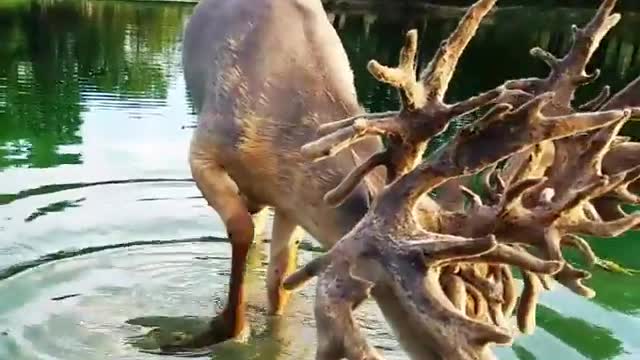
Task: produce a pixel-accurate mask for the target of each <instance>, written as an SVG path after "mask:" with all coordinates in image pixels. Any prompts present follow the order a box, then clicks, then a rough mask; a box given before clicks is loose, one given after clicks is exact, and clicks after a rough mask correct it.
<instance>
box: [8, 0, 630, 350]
mask: <svg viewBox="0 0 640 360" xmlns="http://www.w3.org/2000/svg"><path fill="white" fill-rule="evenodd" d="M192 9H193V7H192V5H187V4H172V3H157V4H152V3H146V2H145V3H135V2H117V1H98V0H95V1H92V0H59V1H39V2H38V1H29V0H10V1H6V0H5V1H2V3H0V359H1V360H14V359H15V360H31V359H38V360H40V359H42V360H76V359H154V358H157V357H155V356H153V355H148V354H145V353H142V352H141V351H140V349H139V348H138V347H140V344H138V347H135V346H132V345H130V344H129V343H128V339H131V338H132V337H136V336H139V335H141V334H144V333H145V332H146V331H147V330H148V329H145V328H142V327H140V326H136V325H131V324H129V323H127V321H128V320H130V319H134V318H137V317H146V316H164V317H169V318H168V319H164V318H160V319H159V320H158V321H159V322H161V323H162V324H163V326H164V327H171V326H177V327H178V328H181V327H186V326H188V325H189V326H191V325H192V326H199V325H201V323H202V321H203V320H205V319H206V317H208V316H211V315H212V314H214V313H215V312H216V311H217V310H218V309H219V308H220V307H221V306H222V304H223V300H224V297H225V291H226V285H227V277H228V274H229V266H230V249H229V244H228V243H227V242H226V241H225V239H224V236H225V230H224V227H223V226H222V223H221V222H220V219H219V218H218V217H217V215H215V213H214V212H213V211H211V210H210V209H209V208H208V207H207V206H206V204H205V201H204V200H203V199H202V198H201V197H200V194H199V192H198V191H197V190H196V188H195V186H194V184H193V183H192V182H191V181H190V179H189V178H190V173H189V169H188V167H187V162H186V155H187V153H186V150H187V145H188V141H189V138H190V132H191V130H190V129H182V126H183V125H188V124H190V123H191V122H192V121H193V120H194V115H193V113H192V109H191V105H190V101H189V97H188V94H187V93H186V90H185V86H184V81H183V79H182V70H181V64H180V49H181V48H180V44H181V36H182V29H183V26H184V23H185V21H186V20H187V19H188V17H189V15H190V13H191V11H192ZM591 13H592V11H591V10H589V9H547V8H532V7H524V8H518V9H516V8H510V9H504V10H503V11H500V12H498V13H497V14H496V15H495V16H494V17H492V18H491V19H490V20H489V21H488V22H487V23H486V25H485V26H484V27H483V28H482V29H481V31H480V32H479V34H478V36H477V37H476V39H475V40H474V41H473V42H472V44H471V45H470V47H469V50H468V51H467V53H466V54H465V56H464V57H463V59H462V61H461V64H460V68H459V71H458V72H457V73H456V76H455V78H454V82H453V84H452V87H451V91H450V98H451V99H452V100H455V99H459V98H462V97H466V96H469V95H471V94H474V93H477V92H478V91H480V90H482V89H487V88H490V87H492V86H495V85H497V84H499V83H500V82H502V81H503V80H504V79H506V78H508V77H516V76H532V75H537V74H542V73H543V72H544V71H545V68H544V65H543V64H539V63H537V62H535V61H533V60H532V59H530V58H529V57H528V56H527V51H528V49H529V48H530V47H532V46H536V45H539V46H542V47H544V48H548V49H551V50H552V51H553V52H555V53H558V52H559V51H562V50H563V49H566V46H567V44H568V40H569V32H568V28H569V24H571V23H583V22H584V21H585V20H586V19H588V17H589V16H590V14H591ZM384 14H385V15H384V16H382V15H376V14H375V13H369V12H363V11H359V10H357V11H356V10H353V11H350V12H335V13H332V16H334V24H335V26H336V28H338V29H339V33H340V36H341V37H342V39H343V40H344V43H345V47H346V48H347V51H348V53H349V57H350V59H351V61H352V64H353V68H354V71H355V74H356V81H357V87H358V89H359V96H360V98H361V101H362V102H363V103H364V104H365V105H366V106H367V107H369V108H370V109H371V110H383V109H389V108H395V107H396V98H395V93H394V92H393V91H391V90H389V89H388V88H386V87H384V86H380V85H379V84H376V83H375V81H374V80H373V79H372V78H371V77H370V76H369V75H368V74H367V72H366V70H365V64H366V62H367V61H368V60H369V59H371V58H376V59H379V60H380V61H381V62H383V63H395V60H396V58H397V50H398V49H399V47H400V45H401V44H400V40H401V39H402V35H403V33H404V32H405V31H406V30H407V29H409V28H410V27H417V28H418V29H421V30H420V31H421V32H420V34H421V39H422V47H421V62H422V63H424V62H425V61H427V59H428V58H429V57H430V56H431V54H433V51H434V49H435V47H436V46H437V44H438V43H439V41H440V40H441V39H442V38H443V37H444V36H445V35H446V34H447V33H448V31H450V30H451V29H452V27H453V26H454V25H455V23H456V21H457V17H458V16H459V13H458V12H455V11H453V12H452V11H434V12H429V13H428V14H411V16H409V14H394V13H391V12H384ZM639 25H640V13H633V12H631V11H629V12H627V13H625V16H624V18H623V21H622V22H621V23H620V25H619V26H618V27H616V28H615V29H614V30H613V32H612V33H611V34H610V35H609V36H608V37H607V39H606V41H605V42H604V43H603V45H602V47H601V49H600V51H599V52H598V53H597V54H596V57H595V59H594V61H593V65H594V66H598V67H600V68H602V70H603V75H602V77H601V78H600V79H599V80H598V82H597V83H596V84H595V85H594V86H593V87H591V88H589V89H585V90H584V91H581V92H580V93H579V94H578V95H579V98H580V99H584V98H588V97H590V96H593V95H594V94H595V93H597V92H598V90H599V88H600V86H602V85H603V84H611V85H612V87H613V90H617V89H619V88H620V87H621V86H623V85H624V83H625V82H628V81H629V80H631V79H632V78H634V77H635V76H637V75H638V74H639V73H640V51H639V49H640V33H639V32H638V31H637V28H638V26H639ZM462 121H463V122H464V121H465V119H462ZM625 132H626V133H627V134H630V135H634V134H635V133H636V129H635V128H634V126H629V127H628V128H627V129H625ZM268 237H269V234H268V233H267V234H265V238H268ZM637 237H638V235H636V234H633V233H632V234H628V235H625V236H623V237H621V238H619V239H610V240H599V239H593V241H592V243H593V245H594V248H595V249H596V250H597V251H598V252H599V254H600V255H601V256H603V257H605V258H609V259H612V260H615V261H618V262H619V263H621V264H622V265H624V266H627V267H634V268H640V257H639V256H638V254H640V242H639V241H638V239H637ZM313 244H314V243H313V242H312V241H311V240H309V239H307V240H306V241H305V246H303V250H302V251H301V252H302V260H303V261H304V260H308V259H309V258H311V257H312V256H313V255H314V253H316V252H317V250H314V249H313ZM266 259H267V258H266V250H265V248H264V246H263V244H262V243H259V244H258V245H257V246H256V247H255V248H254V249H253V250H252V254H251V260H250V266H249V275H248V281H249V288H250V290H249V292H250V294H249V298H250V303H251V308H250V314H251V318H252V323H253V324H254V326H253V336H252V337H251V338H250V339H249V340H248V342H247V343H246V344H226V345H225V346H223V347H221V348H220V349H218V351H217V353H216V355H214V358H215V359H245V358H247V359H287V360H288V359H312V358H313V351H314V343H313V341H314V337H315V330H314V328H313V317H312V312H311V306H312V305H311V304H312V290H313V288H312V287H308V288H307V289H306V290H305V291H304V292H303V293H302V294H299V295H297V296H296V297H295V299H294V300H293V303H292V304H291V307H290V310H289V312H288V314H287V315H286V316H284V317H283V318H282V319H279V320H276V319H270V318H268V317H266V315H265V305H266V303H265V302H266V298H265V294H264V292H265V290H264V275H265V274H264V266H263V265H264V262H265V261H266ZM590 284H591V285H592V286H594V287H595V289H596V290H597V291H598V296H597V297H596V298H595V299H592V300H586V299H584V298H580V297H577V296H575V295H573V294H572V293H569V292H568V291H566V290H564V289H562V288H560V287H557V288H556V290H555V291H553V292H547V293H545V294H544V296H543V298H542V305H541V306H540V307H539V313H538V325H539V327H538V329H537V331H536V333H535V334H534V335H533V336H528V337H524V338H521V339H519V340H518V341H517V343H516V345H515V346H514V347H513V348H512V349H500V350H499V351H498V353H499V355H500V358H501V359H522V360H529V359H545V360H546V359H555V358H561V359H637V358H640V335H639V334H640V280H639V279H638V278H635V277H631V276H626V275H613V274H610V273H606V272H603V271H598V270H596V271H594V277H593V279H592V280H591V281H590ZM185 316H195V318H193V319H192V320H190V321H189V319H190V318H185ZM359 316H360V319H361V320H362V321H363V324H366V331H367V332H368V333H369V334H370V337H371V338H372V339H373V340H374V341H373V342H374V343H375V344H376V345H377V346H380V347H381V348H383V350H384V353H385V355H387V356H388V358H390V359H403V358H404V357H403V355H402V352H401V351H399V350H398V348H397V344H396V342H395V341H394V340H393V338H392V337H391V336H390V335H389V333H388V331H387V328H386V325H385V324H384V323H382V322H380V315H379V313H378V311H377V309H376V308H375V307H374V306H373V305H372V304H371V303H369V304H366V308H365V309H364V310H363V311H361V312H360V314H359ZM175 318H177V319H179V320H180V321H179V324H178V325H174V324H173V322H172V321H171V320H172V319H175Z"/></svg>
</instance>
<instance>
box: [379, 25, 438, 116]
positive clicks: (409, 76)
mask: <svg viewBox="0 0 640 360" xmlns="http://www.w3.org/2000/svg"><path fill="white" fill-rule="evenodd" d="M417 51H418V31H417V30H415V29H413V30H410V31H409V32H407V34H406V36H405V42H404V46H403V47H402V49H401V50H400V64H399V65H398V67H397V68H390V67H387V66H384V65H381V64H380V63H379V62H378V61H376V60H371V61H369V64H367V69H368V70H369V72H370V73H371V75H373V77H374V78H376V80H378V81H380V82H382V83H386V84H389V85H391V86H393V87H395V88H396V89H398V91H399V93H400V98H401V101H402V109H404V110H409V111H412V110H416V109H419V108H421V107H422V106H423V105H424V101H425V98H424V88H423V87H422V86H421V85H419V84H418V82H417V81H416V55H417Z"/></svg>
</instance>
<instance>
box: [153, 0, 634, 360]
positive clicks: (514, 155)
mask: <svg viewBox="0 0 640 360" xmlns="http://www.w3.org/2000/svg"><path fill="white" fill-rule="evenodd" d="M496 2H497V0H477V1H476V2H475V3H474V4H473V5H471V6H470V7H469V8H468V9H467V11H466V13H465V14H464V16H463V17H462V18H461V19H460V21H459V23H458V25H457V27H456V28H455V30H453V32H452V33H451V35H450V36H449V37H448V38H447V39H445V40H443V41H442V43H441V45H440V47H439V48H438V50H437V51H436V53H435V54H434V55H433V58H432V59H431V61H430V62H429V63H428V65H427V66H426V67H425V68H424V69H422V70H421V71H420V72H419V73H417V70H418V69H417V63H416V52H417V46H418V38H417V31H415V30H411V31H409V32H408V33H407V34H406V38H405V43H404V46H403V47H402V49H401V51H400V55H399V63H398V66H397V67H389V66H387V65H382V64H380V63H378V62H377V61H376V60H371V61H370V62H369V64H368V70H369V73H370V74H371V75H372V76H373V77H374V78H376V79H377V80H378V81H380V82H381V83H384V84H387V85H389V86H392V87H394V88H396V89H397V91H398V94H399V99H400V109H399V110H394V111H388V112H382V113H368V112H367V111H366V110H365V109H364V108H363V107H362V106H361V105H360V104H359V103H358V98H357V92H356V89H355V86H354V79H353V73H352V71H351V68H350V64H349V59H348V57H347V55H346V52H345V50H344V48H343V46H342V44H341V41H340V38H339V36H338V34H337V33H336V31H335V29H334V27H333V26H332V25H331V23H330V22H329V20H328V18H327V13H326V12H325V9H324V7H323V5H322V3H321V1H320V0H235V1H224V0H202V1H200V3H199V4H198V5H197V6H196V7H195V9H194V12H193V14H192V16H191V18H190V19H189V22H188V24H187V26H186V29H185V33H184V41H183V67H184V77H185V80H186V85H187V88H188V90H189V92H190V94H191V96H192V100H193V105H194V108H195V109H196V113H197V124H196V126H195V130H194V131H193V135H192V140H191V144H190V148H189V166H190V169H191V173H192V176H193V179H194V181H195V184H196V186H197V188H198V189H199V191H200V192H201V193H202V195H203V197H204V199H205V200H206V201H207V203H208V204H209V206H210V207H211V208H212V209H213V210H214V211H215V212H216V213H217V214H218V215H219V217H220V218H221V220H222V221H223V222H224V225H225V227H226V230H227V233H228V238H229V240H230V243H231V252H232V256H231V257H232V259H231V275H230V279H229V289H228V296H227V302H226V304H225V308H224V309H223V310H222V312H221V313H220V314H218V315H217V316H215V317H214V318H213V320H212V321H211V324H210V326H209V329H208V330H207V331H206V332H204V333H203V334H199V335H198V336H195V337H193V338H190V339H188V341H186V342H178V343H176V344H169V345H167V346H166V347H165V348H164V349H165V350H166V351H174V352H178V351H180V350H183V349H192V348H200V347H205V346H209V345H211V344H215V343H218V342H222V341H225V340H228V339H233V338H236V337H238V336H240V335H241V334H242V333H244V332H246V329H247V327H248V324H247V320H246V311H247V310H246V309H247V304H246V299H245V289H244V270H245V265H246V258H247V252H248V250H249V248H250V246H251V244H252V242H253V239H254V235H255V234H256V232H258V231H260V229H259V228H258V227H259V226H258V221H257V220H256V218H257V216H259V215H260V214H261V213H262V212H263V211H264V209H266V208H271V209H273V213H274V221H273V227H272V239H271V242H270V245H269V246H270V251H269V262H268V265H267V276H266V287H267V297H268V313H269V314H272V315H275V316H280V315H282V314H284V312H285V310H286V305H287V303H288V301H289V299H290V296H291V295H292V293H293V292H294V291H296V289H299V288H300V287H302V286H304V284H306V283H307V282H308V281H310V280H311V279H314V278H317V283H316V299H315V307H314V309H315V310H314V315H315V319H316V326H317V336H318V339H317V340H318V342H317V353H316V359H318V360H335V359H342V358H347V359H350V360H355V359H358V360H362V359H367V360H374V359H383V355H382V354H381V353H380V352H379V351H378V350H377V349H375V348H373V347H371V346H370V345H369V344H368V342H367V340H366V338H365V337H364V336H363V335H362V333H361V332H360V329H359V327H358V325H357V321H356V320H355V318H354V311H356V310H357V308H358V306H359V305H360V304H361V303H362V302H363V301H365V300H366V299H368V298H370V297H371V298H373V300H374V301H375V302H376V304H377V305H378V306H379V307H380V309H381V310H382V314H383V316H384V318H385V319H386V321H387V322H388V323H389V324H390V325H391V328H392V330H393V333H394V335H395V336H396V338H397V340H398V342H399V344H400V346H401V347H402V348H403V349H404V351H405V352H406V353H407V354H408V356H409V357H410V358H411V359H454V360H457V359H460V360H466V359H492V358H494V355H493V352H492V351H491V346H492V345H509V344H510V343H511V342H512V340H513V337H514V336H515V335H514V333H515V330H514V329H512V328H511V326H510V325H509V321H508V320H509V319H510V318H511V316H512V315H513V312H514V311H515V312H516V317H517V328H518V329H519V331H521V332H523V333H530V332H532V331H533V329H534V328H535V307H536V302H537V297H538V296H539V294H540V292H541V291H542V290H543V289H549V288H550V287H549V283H550V282H551V281H552V280H556V281H558V282H559V283H561V284H562V285H563V286H566V287H567V288H569V289H571V290H573V291H575V292H576V293H578V294H580V295H583V296H587V297H590V296H594V295H595V294H594V292H593V290H591V289H589V288H588V287H587V286H586V285H584V284H583V283H582V281H584V280H586V279H588V277H589V274H590V273H589V272H588V271H585V270H579V269H576V268H574V267H573V266H572V265H571V264H569V263H568V262H567V261H565V260H564V257H563V254H562V249H563V247H574V248H576V249H578V250H579V251H581V252H582V253H583V254H584V256H585V257H586V258H587V259H588V260H589V262H590V263H591V264H596V263H598V262H599V258H598V257H597V256H596V255H595V254H594V253H593V251H592V250H591V249H590V247H589V244H588V243H587V242H586V241H585V240H584V239H582V238H581V237H580V235H584V234H587V235H589V234H596V235H599V236H605V237H606V236H609V237H610V236H616V235H618V234H620V233H621V232H624V231H627V230H629V229H633V228H635V227H636V226H637V225H638V224H639V223H640V217H639V216H638V215H637V214H627V213H626V212H624V211H623V210H622V209H621V207H620V206H621V204H624V203H638V200H639V198H638V197H637V195H635V194H634V193H633V191H634V189H637V185H638V184H639V183H638V179H639V178H640V167H639V166H640V158H639V157H638V155H639V154H640V153H639V152H640V147H639V146H638V145H637V143H635V142H633V141H631V140H630V139H629V138H627V137H623V136H619V132H620V130H621V128H622V126H623V125H624V124H625V123H626V122H627V121H629V120H630V119H631V118H632V117H635V116H639V115H640V111H639V110H638V107H639V106H640V96H639V94H638V93H639V92H640V78H639V79H638V80H636V81H634V82H632V83H630V84H629V85H628V86H627V87H626V88H624V89H622V90H620V92H619V93H617V94H615V95H614V96H613V97H611V94H610V93H609V91H610V90H609V89H608V88H605V89H603V91H602V93H601V94H600V95H599V96H598V97H597V98H596V99H593V100H592V101H590V102H588V103H586V104H582V105H580V106H577V107H576V106H574V105H575V104H573V100H574V99H573V98H574V93H575V91H576V89H577V88H578V87H580V86H583V85H587V84H589V83H590V82H592V81H593V80H594V79H595V78H597V76H598V72H597V71H596V72H595V73H591V74H587V73H586V66H587V63H588V62H589V60H590V58H591V56H592V55H593V53H594V51H595V50H596V49H597V47H598V45H599V43H600V42H601V40H602V39H603V37H604V36H605V35H606V33H607V32H608V31H609V30H610V29H611V28H612V27H613V26H615V24H616V23H617V22H618V21H619V19H620V15H619V14H612V11H613V8H614V7H615V4H616V1H615V0H603V2H602V4H601V6H600V8H599V9H598V10H597V12H596V15H595V16H594V18H593V19H592V20H591V21H590V22H589V23H588V24H586V25H585V26H584V27H583V28H579V27H578V26H574V27H573V28H572V29H573V31H574V41H573V46H572V47H571V49H570V50H569V52H568V53H567V54H566V55H565V56H564V57H563V58H561V59H558V58H556V57H555V56H553V55H552V54H550V53H548V52H546V51H544V50H542V49H540V48H534V49H532V50H531V55H532V56H534V57H536V58H539V59H541V60H543V61H545V62H546V63H547V64H548V65H549V67H550V69H551V71H550V74H549V76H548V77H547V78H545V79H539V78H528V79H515V80H508V81H506V82H505V83H504V84H502V85H500V86H498V87H496V88H494V89H489V90H487V91H485V92H483V93H481V94H478V95H477V96H474V97H471V98H468V99H464V100H462V101H460V102H457V103H453V104H449V103H447V102H446V101H445V97H446V92H447V89H448V86H449V83H450V82H451V80H452V77H453V74H454V71H455V69H456V66H457V63H458V60H459V59H460V57H461V56H462V54H463V52H464V49H465V48H466V46H467V44H468V43H469V42H470V41H471V40H472V38H473V36H474V35H475V33H476V31H477V29H478V28H479V26H480V25H481V23H482V21H483V19H484V18H485V17H486V16H487V15H488V14H489V13H490V12H491V11H492V10H493V8H494V6H495V4H496ZM480 112H482V115H480V116H478V118H477V120H475V121H473V122H472V123H470V124H468V125H466V126H465V127H463V128H462V129H461V130H460V131H459V132H458V133H457V134H455V135H454V136H453V138H452V139H451V140H450V141H449V142H448V143H447V144H446V145H445V146H444V147H443V148H442V149H441V150H440V151H438V152H437V154H436V155H434V156H432V157H430V158H428V159H426V160H424V159H423V153H424V151H425V149H426V148H427V146H428V145H429V141H430V140H431V139H432V138H433V137H434V136H436V135H438V134H440V133H442V132H443V131H444V130H446V129H447V127H448V125H449V124H450V123H451V122H452V121H454V119H456V118H458V117H460V116H461V115H465V114H471V113H474V114H475V113H480ZM382 139H386V143H385V142H383V140H382ZM474 176H480V177H481V179H482V184H483V189H482V190H483V191H482V192H481V193H477V192H474V191H473V190H471V189H470V188H469V186H468V184H469V179H471V178H472V177H474ZM303 232H307V233H308V234H310V235H311V236H312V237H313V238H314V239H316V240H317V241H318V242H320V243H321V244H322V245H323V247H324V248H325V249H327V251H326V253H324V254H322V255H320V256H318V257H316V258H315V259H314V260H312V261H311V262H309V263H308V264H305V265H303V266H302V267H300V268H299V269H298V268H297V264H296V263H297V245H296V244H297V240H298V239H299V237H300V236H301V234H302V233H303ZM514 267H515V268H517V269H519V270H520V271H521V272H522V274H523V281H524V287H523V290H522V292H521V294H518V293H517V291H516V286H515V280H514V276H513V274H512V268H514ZM516 308H517V309H516Z"/></svg>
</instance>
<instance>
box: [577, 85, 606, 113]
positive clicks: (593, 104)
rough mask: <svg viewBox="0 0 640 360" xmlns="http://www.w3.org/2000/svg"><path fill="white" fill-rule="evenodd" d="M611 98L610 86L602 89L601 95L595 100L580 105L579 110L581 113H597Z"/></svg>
mask: <svg viewBox="0 0 640 360" xmlns="http://www.w3.org/2000/svg"><path fill="white" fill-rule="evenodd" d="M609 96H611V87H610V86H609V85H607V86H605V87H603V88H602V90H601V91H600V93H599V94H598V95H597V96H596V97H595V98H593V99H592V100H589V101H588V102H586V103H584V104H582V105H580V106H579V107H578V110H580V111H596V110H598V109H599V108H600V107H601V106H602V105H603V104H604V103H605V102H606V101H607V99H608V98H609Z"/></svg>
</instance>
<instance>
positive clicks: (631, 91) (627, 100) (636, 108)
mask: <svg viewBox="0 0 640 360" xmlns="http://www.w3.org/2000/svg"><path fill="white" fill-rule="evenodd" d="M622 108H632V111H633V116H640V77H638V78H637V79H635V80H633V81H632V82H630V83H629V85H627V86H625V87H624V88H623V89H622V90H620V91H619V92H618V93H617V94H615V95H614V96H613V97H612V98H611V99H609V101H607V103H606V104H604V105H603V106H602V109H603V110H610V109H622Z"/></svg>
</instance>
